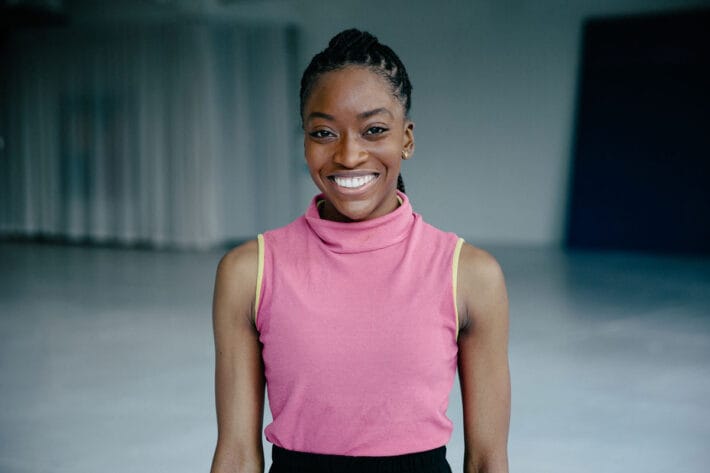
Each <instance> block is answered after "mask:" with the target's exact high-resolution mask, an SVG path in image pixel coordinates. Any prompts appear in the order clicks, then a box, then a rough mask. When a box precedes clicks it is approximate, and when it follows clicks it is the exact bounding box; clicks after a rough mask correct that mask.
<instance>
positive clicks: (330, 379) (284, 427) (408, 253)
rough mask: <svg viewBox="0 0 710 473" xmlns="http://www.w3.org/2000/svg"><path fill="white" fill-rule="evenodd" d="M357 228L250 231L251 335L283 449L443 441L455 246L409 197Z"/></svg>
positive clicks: (307, 221)
mask: <svg viewBox="0 0 710 473" xmlns="http://www.w3.org/2000/svg"><path fill="white" fill-rule="evenodd" d="M399 196H400V199H401V201H402V203H401V205H400V207H398V208H397V209H396V210H395V211H393V212H391V213H389V214H387V215H385V216H382V217H379V218H376V219H373V220H367V221H362V222H354V223H342V222H333V221H329V220H322V219H321V218H320V217H319V215H318V210H317V206H316V202H317V200H318V199H319V198H320V196H318V197H316V198H314V200H313V202H312V203H311V206H310V207H309V208H308V210H307V212H306V214H305V215H304V216H302V217H300V218H298V219H297V220H295V221H294V222H292V223H291V224H289V225H287V226H285V227H282V228H279V229H276V230H272V231H269V232H266V233H264V234H263V235H259V239H258V240H259V275H258V279H259V281H258V284H257V299H256V301H257V302H256V303H257V308H256V327H257V329H258V331H259V338H260V340H261V342H262V344H263V351H262V356H263V360H264V368H265V376H266V382H267V391H268V399H269V406H270V408H271V412H272V414H273V422H272V423H271V424H269V425H268V426H267V427H266V430H265V434H266V438H267V439H268V440H269V441H270V442H272V443H274V444H276V445H278V446H280V447H283V448H286V449H289V450H296V451H302V452H312V453H324V454H335V455H356V456H385V455H400V454H405V453H413V452H418V451H423V450H429V449H433V448H437V447H440V446H442V445H445V444H446V443H447V442H448V441H449V438H450V436H451V431H452V423H451V420H449V419H448V418H447V416H446V408H447V406H448V401H449V393H450V391H451V387H452V384H453V380H454V376H455V373H456V364H457V353H458V347H457V343H456V338H457V335H458V314H457V313H456V304H455V297H456V294H455V288H456V266H457V263H458V254H459V250H460V248H461V243H462V242H463V240H461V239H458V238H457V237H456V236H455V235H454V234H452V233H444V232H442V231H440V230H438V229H436V228H434V227H432V226H431V225H429V224H427V223H425V222H424V221H423V220H422V219H421V217H420V216H419V215H418V214H416V213H414V212H413V211H412V207H411V205H410V203H409V200H408V199H407V197H406V196H405V195H404V194H399Z"/></svg>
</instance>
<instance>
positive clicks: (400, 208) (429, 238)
mask: <svg viewBox="0 0 710 473" xmlns="http://www.w3.org/2000/svg"><path fill="white" fill-rule="evenodd" d="M411 89H412V88H411V84H410V83H409V78H408V76H407V73H406V69H405V68H404V65H403V64H402V63H401V61H400V60H399V58H398V57H397V56H396V54H395V53H394V52H393V51H392V50H391V49H390V48H388V47H387V46H384V45H382V44H381V43H379V42H378V41H377V39H376V38H375V37H373V36H372V35H370V34H369V33H364V32H361V31H358V30H347V31H344V32H342V33H340V34H338V35H337V36H335V37H334V38H333V39H332V40H331V41H330V44H329V46H328V48H326V49H325V50H324V51H323V52H321V53H319V54H317V55H316V56H315V57H314V58H313V60H312V61H311V63H310V65H309V66H308V68H307V69H306V71H305V72H304V74H303V78H302V81H301V118H302V121H303V130H304V150H305V159H306V162H307V164H308V168H309V170H310V174H311V177H312V179H313V182H314V183H315V184H316V186H317V187H318V188H319V189H320V191H321V193H320V194H319V195H317V196H316V197H315V198H314V199H313V201H312V203H311V205H310V207H309V208H308V209H307V211H306V213H305V215H303V216H302V217H300V218H298V219H297V220H295V221H294V222H292V223H291V224H289V225H286V226H285V227H281V228H278V229H275V230H271V231H268V232H266V233H264V234H263V235H258V237H257V239H256V240H254V241H251V242H248V243H246V244H244V245H242V246H239V247H237V248H235V249H233V250H232V251H230V252H229V253H228V254H227V255H225V256H224V258H223V259H222V261H221V262H220V265H219V268H218V270H217V280H216V287H215V294H214V306H213V320H214V333H215V346H216V357H217V360H216V361H217V366H216V395H217V417H218V431H219V437H218V442H217V448H216V451H215V456H214V460H213V465H212V471H213V473H217V472H226V471H229V472H235V471H237V472H247V471H248V472H253V471H256V472H263V469H264V455H263V445H262V442H261V428H262V424H263V408H264V385H265V384H267V385H268V388H269V389H268V393H269V406H270V408H271V412H272V414H273V422H272V423H271V424H269V425H268V426H267V427H266V429H265V434H266V438H267V439H268V440H269V441H270V442H272V443H273V449H272V459H273V463H272V466H271V469H270V472H271V473H289V472H301V471H306V472H339V473H341V472H368V473H369V472H378V471H387V472H404V471H407V472H410V473H434V472H450V471H451V470H450V467H449V465H448V462H447V460H446V443H447V442H448V441H449V439H450V437H451V432H452V428H453V423H452V421H451V420H450V419H449V418H448V417H447V416H446V410H447V404H448V399H449V393H450V391H451V387H452V385H453V380H454V377H455V374H456V370H457V366H458V369H459V376H460V380H461V389H462V399H463V403H464V405H463V413H464V416H463V417H464V418H463V422H464V432H465V443H466V448H465V453H464V457H465V458H464V461H465V472H466V473H471V472H497V473H500V472H507V469H508V466H507V436H508V423H509V413H510V381H509V373H508V358H507V342H508V303H507V296H506V289H505V283H504V280H503V275H502V272H501V269H500V267H499V266H498V264H497V262H496V261H495V260H494V259H493V258H492V257H491V256H490V255H488V254H487V253H485V252H483V251H482V250H479V249H477V248H474V247H473V246H471V245H468V244H465V243H464V242H463V240H462V239H460V238H458V237H457V236H456V235H454V234H452V233H447V232H443V231H441V230H439V229H437V228H434V227H432V226H431V225H428V224H427V223H425V222H424V221H423V220H422V218H421V216H420V215H419V214H417V213H415V212H414V211H413V209H412V206H411V204H410V202H409V199H408V198H407V196H406V195H405V194H404V187H403V185H402V181H401V176H400V167H401V164H402V161H403V160H406V159H408V158H409V157H410V156H411V155H412V153H413V151H414V124H413V122H412V121H411V120H410V118H409V107H410V103H411Z"/></svg>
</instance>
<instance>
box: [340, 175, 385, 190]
mask: <svg viewBox="0 0 710 473" xmlns="http://www.w3.org/2000/svg"><path fill="white" fill-rule="evenodd" d="M373 179H375V175H374V174H369V175H367V176H359V177H333V180H334V181H335V183H336V184H338V185H339V186H340V187H347V188H348V189H354V188H356V187H360V186H364V185H365V184H367V183H368V182H370V181H372V180H373Z"/></svg>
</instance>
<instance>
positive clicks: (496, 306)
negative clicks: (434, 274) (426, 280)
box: [457, 243, 508, 330]
mask: <svg viewBox="0 0 710 473" xmlns="http://www.w3.org/2000/svg"><path fill="white" fill-rule="evenodd" d="M457 290H458V304H459V311H460V313H461V314H462V317H461V323H460V327H461V329H462V330H464V329H466V328H468V327H469V326H471V325H473V324H476V323H480V322H483V321H484V320H482V319H484V318H486V317H492V316H493V315H492V314H497V313H500V312H502V311H505V313H506V316H507V304H508V298H507V291H506V288H505V277H504V275H503V270H502V268H501V266H500V264H499V263H498V261H497V260H496V259H495V258H494V257H493V256H492V255H491V254H490V253H488V252H487V251H485V250H482V249H480V248H477V247H475V246H473V245H470V244H468V243H464V244H463V246H462V247H461V254H460V256H459V266H458V288H457Z"/></svg>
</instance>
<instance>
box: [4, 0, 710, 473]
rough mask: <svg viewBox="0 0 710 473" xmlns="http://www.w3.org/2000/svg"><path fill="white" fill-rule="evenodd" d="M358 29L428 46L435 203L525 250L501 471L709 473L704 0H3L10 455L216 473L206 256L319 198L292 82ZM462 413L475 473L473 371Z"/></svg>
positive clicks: (417, 199)
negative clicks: (345, 32) (469, 405)
mask: <svg viewBox="0 0 710 473" xmlns="http://www.w3.org/2000/svg"><path fill="white" fill-rule="evenodd" d="M348 27H358V28H361V29H366V30H368V31H370V32H372V33H373V34H375V35H376V36H378V37H379V39H380V40H381V41H382V42H384V43H385V44H388V45H390V46H391V47H392V48H393V49H394V50H395V51H396V52H397V53H398V54H399V56H400V57H401V59H402V60H403V62H404V64H405V65H406V66H407V68H408V72H409V75H410V77H411V79H412V83H413V86H414V90H413V108H412V118H413V119H414V121H415V123H416V130H415V136H416V152H415V155H414V157H413V159H411V160H410V161H408V162H407V163H406V164H405V166H404V168H403V175H404V179H405V182H406V185H407V193H408V195H409V196H410V198H411V200H412V203H413V205H414V208H415V210H416V211H418V212H419V213H421V214H422V215H423V216H424V218H425V219H426V220H427V221H429V222H430V223H432V224H434V225H436V226H438V227H440V228H442V229H446V230H448V231H453V232H456V233H458V234H459V235H461V236H463V237H464V238H466V240H467V241H469V242H470V243H472V244H474V245H477V246H481V247H483V248H485V249H487V250H489V251H491V252H492V253H493V254H494V255H495V256H496V257H497V258H498V259H499V261H500V262H501V264H502V265H503V269H504V270H505V272H506V275H507V280H508V290H509V293H510V299H511V370H512V378H513V417H512V424H511V437H510V461H511V471H540V472H558V471H559V472H563V471H564V472H586V471H590V472H592V471H606V472H616V471H619V472H622V471H623V472H636V471H638V472H641V471H644V472H654V471H658V472H660V471H667V470H668V469H669V468H673V469H674V470H677V471H687V472H701V471H705V469H706V468H707V464H708V463H709V462H710V455H709V454H708V453H706V444H707V439H708V438H710V427H708V426H710V403H708V401H707V400H708V399H710V368H709V367H708V363H707V362H708V361H709V360H710V358H709V357H710V319H709V318H708V316H710V260H709V259H708V254H710V212H708V203H709V202H710V186H708V185H707V182H708V181H709V179H710V132H708V130H710V115H709V114H708V110H709V109H710V93H709V92H708V84H710V47H709V46H708V45H710V4H708V2H706V1H684V0H613V1H612V0H595V1H591V0H566V1H563V0H543V1H537V2H532V1H526V0H509V1H498V2H496V1H492V0H471V1H448V2H430V1H416V0H410V1H404V0H392V1H381V0H380V1H371V0H363V1H359V2H345V1H343V2H341V1H330V2H325V1H317V0H293V1H267V0H123V1H113V2H104V1H98V0H14V1H12V0H4V1H0V283H1V284H0V399H1V400H2V405H3V408H2V409H1V410H0V471H2V472H29V471H32V472H35V471H36V472H44V471H52V472H56V471H72V472H83V471H86V472H88V471H97V470H99V469H101V470H102V471H122V472H126V471H129V472H132V471H136V472H139V471H199V470H202V471H206V470H208V468H209V463H210V460H211V454H212V449H213V448H214V443H215V440H216V423H215V418H214V401H213V368H214V356H213V346H212V334H211V321H210V300H211V290H212V284H213V282H214V270H215V268H216V265H217V262H218V261H219V258H220V257H221V255H222V254H223V253H224V251H226V249H228V248H229V247H231V246H233V245H235V244H238V243H239V242H242V241H245V240H248V239H251V238H254V236H255V235H256V234H257V233H259V232H263V231H265V230H267V229H269V228H274V227H277V226H281V225H284V224H286V223H288V222H289V221H291V220H292V219H294V218H295V217H297V216H298V215H300V214H301V213H302V212H303V211H304V210H305V208H306V207H307V205H308V203H309V201H310V199H311V198H312V196H313V195H314V194H315V192H316V188H315V186H314V185H313V184H312V182H311V180H310V177H309V175H308V171H307V168H306V166H305V163H304V160H303V152H302V136H301V130H300V119H299V116H298V109H297V108H298V87H299V79H300V74H301V71H302V70H303V69H304V68H305V66H306V65H307V64H308V61H309V60H310V58H311V57H312V55H313V54H315V53H316V52H318V51H320V50H321V49H323V48H324V47H325V46H326V44H327V41H328V39H329V38H330V37H331V36H333V35H334V34H335V33H337V32H339V31H340V30H342V29H344V28H348ZM266 416H267V419H266V422H268V419H269V413H268V412H267V414H266ZM450 416H451V418H452V419H453V420H454V424H455V425H456V430H455V432H454V437H453V438H452V441H451V443H450V445H449V454H448V456H449V461H450V462H451V464H452V467H453V469H454V471H461V463H462V453H463V437H462V433H461V418H460V416H461V408H460V396H459V395H458V387H457V386H455V387H454V389H453V391H452V398H451V406H450ZM266 455H267V459H268V456H269V448H268V444H267V448H266ZM268 463H269V462H268V461H267V466H268Z"/></svg>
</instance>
